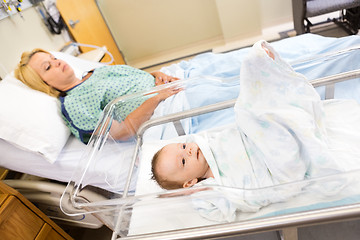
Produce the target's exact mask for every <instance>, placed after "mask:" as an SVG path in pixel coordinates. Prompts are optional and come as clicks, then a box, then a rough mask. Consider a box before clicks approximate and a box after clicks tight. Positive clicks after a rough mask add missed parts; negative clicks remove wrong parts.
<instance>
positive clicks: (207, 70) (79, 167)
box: [0, 34, 360, 235]
mask: <svg viewBox="0 0 360 240" xmlns="http://www.w3.org/2000/svg"><path fill="white" fill-rule="evenodd" d="M309 43H311V44H310V45H309ZM359 44H360V40H359V38H358V37H347V38H342V39H335V38H324V37H320V36H316V35H312V34H309V35H303V36H298V37H294V38H289V39H284V40H282V41H279V42H275V43H274V47H275V48H276V49H280V53H281V55H282V56H283V57H284V58H286V59H287V60H289V61H291V62H292V63H293V65H294V67H295V69H296V70H297V71H299V72H301V73H303V74H305V75H306V76H307V77H308V78H309V79H310V80H314V79H317V78H320V77H325V76H329V75H334V74H339V73H343V72H347V71H351V70H355V69H357V68H358V66H357V63H358V62H359V61H358V60H357V58H356V57H357V56H358V55H357V51H356V50H354V49H356V48H357V47H358V46H359ZM246 52H247V49H241V50H237V51H233V52H229V53H226V54H212V53H205V54H201V55H199V56H197V57H196V58H194V59H192V60H191V61H184V62H181V63H179V64H174V65H171V66H169V67H167V68H164V69H162V71H164V72H165V73H167V74H171V75H175V76H178V77H180V78H183V79H185V78H190V79H193V80H194V79H195V78H197V79H199V80H201V79H203V81H205V82H208V83H216V84H214V85H212V84H209V85H207V86H206V87H207V89H208V92H201V91H197V88H196V84H197V83H198V82H196V81H194V82H193V83H192V82H190V84H193V85H194V88H191V87H188V90H189V91H190V90H191V89H192V90H193V91H194V94H195V93H197V94H201V93H202V94H203V96H202V97H206V96H209V95H210V96H212V97H216V96H218V95H219V94H218V90H219V89H218V88H217V86H221V85H224V84H225V87H224V88H222V89H220V90H222V93H229V94H232V95H233V94H237V92H236V91H237V89H236V84H235V87H234V88H233V85H232V84H233V83H234V82H236V83H237V79H236V77H237V75H238V74H239V66H240V64H241V59H242V57H243V56H244V55H245V54H246ZM60 55H61V54H59V56H58V57H60ZM66 58H69V59H64V60H68V62H69V63H71V61H75V59H73V58H72V57H68V56H66ZM305 59H307V61H303V60H305ZM309 59H310V60H311V59H312V60H311V61H310V60H309ZM322 60H323V61H322ZM296 62H297V63H296ZM320 63H321V64H320ZM99 65H100V64H99V63H89V62H83V61H81V64H79V62H73V65H71V66H74V68H75V71H76V72H77V74H80V75H81V74H82V71H86V70H90V69H92V68H94V67H96V66H99ZM352 74H355V76H356V73H352ZM352 74H350V73H349V74H346V76H347V77H348V78H350V76H353V75H352ZM202 76H207V77H202ZM208 76H211V77H208ZM4 84H6V85H7V87H6V88H3V87H4ZM176 84H186V81H183V82H179V83H176ZM350 84H352V85H351V86H349V85H347V84H345V85H343V84H342V83H337V84H336V85H337V86H340V88H339V90H336V91H335V92H332V91H331V87H330V88H329V87H328V88H326V89H327V90H325V88H324V87H319V89H318V90H319V92H320V93H321V95H322V97H323V98H325V95H326V96H329V95H334V96H335V98H337V97H347V98H353V97H354V95H355V93H357V92H359V86H358V79H355V80H353V81H350ZM9 89H10V90H9ZM229 89H231V90H233V91H234V92H228V91H227V90H229ZM336 89H338V88H336ZM0 91H2V92H1V94H0V97H2V99H1V103H2V105H1V109H2V114H1V115H0V117H1V118H0V119H1V121H2V122H1V125H0V129H1V130H0V133H1V136H0V138H1V144H0V149H1V152H2V155H1V157H0V161H1V162H0V165H1V166H3V167H5V168H8V169H11V170H15V171H19V172H25V173H28V174H32V175H36V176H40V177H44V178H49V179H54V180H57V181H60V182H71V183H70V184H69V187H68V189H67V191H70V193H71V201H72V202H68V196H67V195H66V194H65V196H64V197H63V201H62V208H63V210H64V211H65V212H67V213H69V214H70V215H72V217H73V218H74V219H75V221H77V222H78V223H81V221H82V218H80V217H79V216H81V217H83V216H85V219H86V217H87V216H91V215H89V213H93V216H96V217H98V218H99V219H100V221H99V222H98V223H99V224H103V223H104V224H106V225H107V226H109V227H110V228H111V229H113V230H115V235H117V234H118V233H119V232H120V229H121V234H124V235H127V234H128V232H130V234H133V235H134V234H140V233H137V232H136V231H141V232H142V233H145V232H146V231H148V230H147V229H146V228H145V227H144V225H143V224H142V223H141V222H138V221H139V220H136V219H144V220H146V218H142V216H140V217H139V215H137V216H136V214H137V213H136V211H134V212H133V213H132V216H131V215H126V214H125V217H123V218H122V221H123V220H124V219H125V220H126V219H128V221H123V223H124V226H123V227H122V226H121V224H120V222H119V221H117V218H118V216H121V214H119V213H120V212H121V211H124V213H130V211H129V209H127V208H126V204H124V203H129V204H131V203H132V202H135V201H136V202H140V204H138V205H140V206H138V209H140V207H146V204H148V203H150V202H146V201H144V206H141V204H142V201H139V199H138V198H137V197H136V196H135V195H134V194H135V189H136V194H140V196H143V197H145V198H149V199H150V200H152V199H153V200H154V202H155V203H156V202H157V200H159V199H157V198H154V197H153V196H152V194H148V195H142V194H141V188H140V187H141V186H142V185H143V187H144V188H147V185H146V184H142V183H141V181H139V179H141V178H139V179H138V183H136V182H134V181H130V182H129V183H128V184H127V183H126V180H127V178H129V179H134V178H135V177H136V175H135V176H134V177H128V173H130V172H132V170H131V169H130V168H133V167H134V169H135V170H136V171H138V172H139V177H140V176H141V174H140V171H139V169H138V167H139V166H137V165H133V164H130V163H131V161H132V160H133V159H132V155H133V153H134V151H135V149H136V144H139V146H140V144H141V141H139V140H136V139H134V140H133V141H129V142H127V143H118V142H115V141H113V140H111V139H108V133H107V126H106V124H100V125H99V126H100V127H101V126H103V128H102V131H103V134H102V135H97V136H94V139H93V140H92V141H91V142H90V144H89V145H88V146H87V147H86V146H85V145H83V144H82V143H80V142H79V141H77V140H76V139H75V138H74V137H72V136H70V133H69V132H68V130H67V129H66V128H65V127H64V126H63V125H62V124H61V123H62V122H61V117H60V116H59V112H57V111H54V109H58V108H57V106H58V105H57V104H58V103H57V101H55V100H54V99H51V98H47V96H44V95H42V94H41V93H35V92H31V91H30V90H29V89H26V88H25V89H24V86H19V81H17V80H16V79H13V78H12V77H11V75H10V76H8V78H7V79H4V80H3V81H2V82H0ZM9 92H11V94H9ZM16 93H17V94H19V95H16ZM28 96H32V97H31V98H30V97H28ZM198 96H200V95H198ZM224 96H225V95H224ZM136 97H138V96H130V97H128V98H126V99H125V98H124V99H123V100H124V101H125V100H126V101H130V100H131V99H132V98H136ZM227 97H231V95H230V96H227ZM358 97H359V96H358ZM24 98H25V99H24ZM178 98H179V99H180V98H184V94H179V96H178ZM9 99H11V101H9ZM199 99H201V98H199ZM205 99H206V98H205ZM229 99H230V100H231V98H229ZM223 100H226V99H217V100H215V102H214V103H216V101H223ZM357 100H358V101H359V99H357ZM16 104H17V105H16ZM25 104H26V105H25ZM117 104H119V105H121V101H120V102H118V103H117ZM167 104H168V105H170V106H171V108H166V107H165V105H163V107H160V108H159V109H157V111H156V114H159V115H160V116H161V115H163V114H164V113H166V111H167V112H168V113H167V114H173V113H174V114H176V112H178V111H185V110H186V109H185V107H187V106H185V105H182V104H178V105H177V104H171V102H168V103H167ZM190 104H192V105H193V106H192V107H201V106H202V105H203V104H208V103H206V102H201V101H198V100H197V101H193V102H190ZM231 104H232V103H231V102H224V103H222V105H225V106H227V107H229V106H231ZM39 106H41V111H39ZM203 106H204V105H203ZM214 107H215V108H216V109H219V108H220V109H222V108H223V107H224V106H221V105H219V106H214ZM14 109H16V110H17V109H21V111H14ZM24 109H26V111H25V110H24ZM45 109H47V110H46V111H45ZM51 109H53V110H51ZM201 111H208V109H207V107H206V106H205V107H204V109H196V110H194V111H193V112H192V111H191V110H189V112H185V113H186V114H187V115H188V116H192V115H193V114H199V113H201ZM44 113H46V114H44ZM224 114H225V115H226V114H228V111H227V110H224ZM109 116H110V117H112V115H111V114H109ZM207 116H211V117H213V118H210V117H209V119H208V120H209V121H206V120H207V117H201V116H197V117H194V118H193V119H192V120H191V121H190V120H189V119H184V120H182V119H181V118H182V117H181V116H179V117H178V118H179V119H178V120H179V121H175V122H176V126H177V127H176V128H175V127H172V124H170V125H167V127H166V128H167V130H164V131H158V130H156V127H155V128H153V131H152V132H151V131H146V132H145V138H144V140H146V139H148V140H149V141H148V142H147V141H144V143H145V142H146V143H147V144H149V145H148V147H146V146H145V145H143V147H142V151H145V150H146V149H152V148H153V147H152V146H151V144H152V142H153V144H156V145H158V143H157V140H156V141H154V139H170V138H172V137H174V136H175V134H176V136H177V135H178V134H177V132H182V131H183V132H185V133H188V132H187V131H189V130H190V128H191V130H192V131H194V132H196V131H201V130H203V129H206V128H208V127H209V126H213V125H214V122H215V123H219V124H220V123H221V124H222V123H223V122H220V121H219V117H218V118H216V117H217V114H211V113H210V115H207ZM219 116H220V115H219ZM50 117H52V118H50ZM104 117H106V116H104ZM154 121H156V120H155V119H154V120H151V121H150V122H149V123H154ZM162 121H164V122H167V121H168V119H162ZM179 122H180V123H181V124H179ZM45 123H46V124H45ZM48 124H49V125H48ZM180 125H181V126H182V127H183V130H176V129H181V128H180V127H179V126H180ZM5 126H6V127H5ZM161 128H162V127H161ZM9 129H11V131H9ZM150 130H151V129H150ZM14 132H18V133H20V132H21V133H23V134H21V135H15V134H13V133H14ZM146 135H147V136H146ZM159 135H160V136H159ZM39 136H43V137H44V139H38V138H39ZM119 157H120V158H122V159H123V160H121V161H119ZM99 159H100V160H99ZM51 162H52V163H51ZM135 162H137V159H135ZM114 166H116V167H114ZM74 171H75V173H74ZM73 174H74V175H73ZM353 175H355V176H356V174H353ZM146 177H147V176H144V177H143V178H146ZM349 177H351V176H349ZM74 183H75V185H74V188H72V184H74ZM49 184H50V186H51V183H49ZM150 184H151V183H150ZM20 185H22V184H21V183H20ZM44 185H47V184H46V183H44ZM60 185H61V184H60ZM136 185H138V186H136ZM21 187H22V186H18V188H21ZM23 187H24V188H25V185H24V186H23ZM62 187H64V186H62ZM41 191H43V190H41ZM49 191H53V190H52V188H51V187H49V188H48V189H47V190H44V192H46V193H48V192H49ZM72 191H73V192H72ZM60 192H61V193H62V192H63V191H62V190H60ZM128 194H129V195H128ZM52 195H53V196H59V194H58V193H53V194H52ZM82 195H84V196H82ZM126 195H128V196H127V197H126V198H121V196H126ZM89 196H90V197H89ZM181 198H187V196H183V197H181ZM181 198H180V199H181ZM87 199H88V200H89V201H90V202H88V200H87ZM94 199H95V200H94ZM161 200H163V201H160V202H159V203H158V204H162V205H164V206H166V204H164V203H168V202H170V203H172V204H174V205H170V206H179V205H177V204H179V203H178V201H179V198H173V199H171V198H161ZM34 201H36V200H35V199H34ZM57 201H58V200H57ZM185 201H186V200H185ZM79 202H80V203H81V204H80V205H79ZM113 202H114V204H113ZM73 204H75V206H76V207H80V209H76V210H75V209H73ZM180 205H182V204H181V201H180ZM189 206H190V205H186V204H185V207H187V208H184V209H183V210H184V211H183V214H184V215H185V216H186V213H189V212H190V213H191V215H189V216H191V217H194V218H193V221H194V222H196V221H199V224H200V225H207V224H213V223H212V222H208V221H205V220H204V219H202V218H200V216H199V215H198V213H196V214H194V212H193V209H191V208H190V209H189ZM82 207H84V208H82ZM122 207H124V209H121V208H122ZM135 207H136V206H134V210H135ZM85 209H86V210H85ZM154 209H156V208H154ZM147 211H148V209H147ZM140 212H141V211H140ZM269 214H270V213H269ZM314 214H315V215H316V214H318V213H314ZM303 217H304V216H303ZM134 219H135V220H134ZM178 219H179V221H180V222H184V221H183V220H181V218H178ZM179 221H176V222H179ZM204 221H205V224H204ZM303 221H305V220H303ZM169 222H170V221H169ZM286 222H287V220H283V223H282V224H280V225H278V226H279V228H281V227H283V226H287V225H286V224H285V223H286ZM129 223H131V225H129ZM192 223H193V222H188V223H187V224H188V225H187V226H183V224H180V225H181V226H176V228H179V229H180V228H186V227H193V226H195V225H192ZM247 224H254V223H253V222H248V223H247ZM269 224H270V223H269ZM231 225H232V224H230V225H227V226H228V227H230V226H231ZM234 225H236V224H234ZM244 225H246V224H244ZM133 226H134V227H133ZM157 226H161V224H159V225H157ZM248 226H249V225H248ZM267 227H269V225H267ZM149 228H152V229H153V230H154V231H155V230H156V228H154V226H149ZM209 228H211V229H213V231H215V230H216V228H212V226H211V227H209ZM265 228H266V225H263V230H264V229H265ZM124 229H125V230H124ZM257 229H259V226H258V227H257ZM269 229H270V228H269ZM207 230H208V229H207ZM159 231H164V230H163V229H160V230H159ZM187 231H188V230H186V229H185V230H183V231H182V232H181V233H184V232H187ZM199 231H203V230H201V229H199ZM244 231H248V232H249V231H250V230H249V229H245V230H244ZM209 233H210V232H209ZM174 234H175V233H174Z"/></svg>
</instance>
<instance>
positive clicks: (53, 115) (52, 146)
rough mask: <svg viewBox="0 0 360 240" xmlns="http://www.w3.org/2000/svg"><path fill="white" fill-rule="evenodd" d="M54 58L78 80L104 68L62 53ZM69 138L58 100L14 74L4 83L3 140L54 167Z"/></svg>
mask: <svg viewBox="0 0 360 240" xmlns="http://www.w3.org/2000/svg"><path fill="white" fill-rule="evenodd" d="M52 54H54V55H55V57H57V58H59V59H63V60H64V61H66V62H67V63H68V64H69V65H70V66H71V67H72V68H73V69H74V71H75V75H76V76H77V77H81V75H82V73H83V72H84V71H87V70H91V69H93V68H96V67H99V66H102V64H101V63H98V62H91V61H87V60H84V59H80V58H76V57H74V56H71V55H68V54H65V53H61V52H52ZM69 136H70V131H69V129H68V128H67V127H66V125H65V123H64V122H63V119H62V117H61V110H60V102H59V101H58V99H56V98H54V97H50V96H48V95H46V94H45V93H42V92H39V91H36V90H33V89H31V88H29V87H28V86H26V85H25V84H23V83H22V82H20V81H19V80H17V79H16V78H15V77H14V75H13V73H11V74H8V75H6V77H5V78H4V79H3V80H2V81H0V138H2V139H4V140H6V141H8V142H10V143H12V144H14V145H15V146H17V147H19V148H21V149H23V150H28V151H32V152H35V153H38V154H40V155H42V156H43V157H44V158H45V159H46V160H47V161H49V162H51V163H53V162H55V160H56V159H57V157H58V155H59V153H60V152H61V150H62V148H63V147H64V145H65V143H66V141H67V139H68V137H69ZM24 161H26V159H24Z"/></svg>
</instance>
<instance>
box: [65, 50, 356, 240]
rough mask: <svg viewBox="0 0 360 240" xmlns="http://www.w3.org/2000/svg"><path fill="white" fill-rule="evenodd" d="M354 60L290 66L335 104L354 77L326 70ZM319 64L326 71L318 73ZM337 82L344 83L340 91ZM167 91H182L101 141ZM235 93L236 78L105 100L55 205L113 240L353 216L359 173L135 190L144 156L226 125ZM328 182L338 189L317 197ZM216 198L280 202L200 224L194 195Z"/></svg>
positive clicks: (199, 80)
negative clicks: (127, 115)
mask: <svg viewBox="0 0 360 240" xmlns="http://www.w3.org/2000/svg"><path fill="white" fill-rule="evenodd" d="M354 59H356V60H355V61H358V62H360V61H359V60H360V54H359V51H358V50H357V48H354V49H347V50H344V51H340V52H336V53H331V54H324V55H321V56H316V57H314V58H312V59H304V60H300V61H297V62H294V63H292V66H293V67H294V69H295V70H296V71H299V72H301V73H304V74H305V75H307V73H309V72H310V73H312V71H315V70H314V69H318V74H317V77H316V79H311V78H310V81H311V82H312V84H313V85H314V86H315V87H317V88H318V92H319V93H320V95H321V96H322V98H323V99H325V98H332V97H334V95H335V97H336V94H337V93H336V89H338V88H339V89H341V90H340V94H341V92H342V91H343V89H344V88H345V89H346V88H353V86H356V85H357V84H360V80H359V76H360V75H359V74H360V70H358V69H347V70H345V71H344V68H343V67H340V68H334V66H335V65H338V62H339V61H345V62H346V61H354ZM324 65H326V66H327V67H320V66H324ZM343 81H347V82H350V83H349V85H346V83H344V82H343ZM325 86H326V87H325ZM167 87H180V88H183V89H184V90H183V91H182V92H181V94H178V95H179V96H176V97H174V98H169V99H168V100H167V101H164V103H162V105H161V106H159V107H158V108H157V109H156V111H155V113H154V116H153V118H152V119H151V120H149V121H147V122H146V123H145V124H143V125H142V126H141V127H140V128H139V130H138V131H137V134H136V135H135V136H134V137H133V138H132V139H130V140H128V141H115V140H114V139H113V138H112V137H111V136H110V135H109V129H110V127H111V124H112V122H113V121H114V120H116V121H119V122H121V121H123V120H124V119H122V118H121V116H122V114H121V107H122V106H123V105H124V104H132V103H134V102H138V101H139V100H140V101H144V100H145V99H147V98H149V97H151V96H153V95H154V94H156V92H157V91H159V90H161V89H163V88H167ZM334 89H335V91H334ZM238 92H239V84H238V76H234V77H231V78H225V79H224V78H218V77H210V76H199V77H194V78H191V79H186V80H179V81H177V82H174V83H171V84H167V85H162V86H158V87H155V88H153V89H150V90H148V91H144V92H140V93H137V94H133V95H129V96H124V97H120V98H118V99H115V100H114V101H112V102H111V103H110V104H108V105H107V106H106V108H105V109H104V112H103V116H102V119H100V121H99V123H98V127H97V129H96V131H95V133H94V134H93V135H92V137H91V139H90V141H89V143H88V146H87V149H86V151H85V152H84V154H83V157H82V158H81V160H80V162H79V165H78V167H77V168H76V169H74V174H73V177H72V179H71V181H70V182H69V183H68V186H67V188H66V190H65V192H64V194H63V195H62V198H61V202H60V205H61V208H62V210H63V212H64V213H66V214H68V215H73V216H78V215H82V214H93V215H95V216H96V217H98V218H99V219H100V220H101V221H102V222H103V223H104V224H105V225H107V226H108V227H109V228H110V229H112V230H113V231H114V235H113V238H117V237H119V236H121V237H124V238H128V239H139V237H140V236H141V238H142V239H146V238H149V239H151V238H152V239H160V238H164V239H169V238H184V237H185V238H186V237H190V236H191V237H195V236H196V237H198V238H202V237H205V236H220V235H223V234H227V235H231V234H235V233H236V234H239V233H249V232H254V231H264V230H271V229H279V228H282V227H288V226H293V225H296V224H304V223H311V222H312V221H321V220H330V219H343V218H352V217H354V216H360V190H359V189H360V188H359V186H358V184H359V183H360V170H354V171H350V172H346V173H339V174H334V175H329V176H324V177H321V178H315V179H308V180H304V181H298V182H292V183H287V184H282V185H276V186H270V187H267V188H261V189H238V188H228V187H223V186H206V187H194V188H191V189H179V190H171V191H164V190H158V189H157V190H155V191H151V184H149V185H147V184H145V185H144V184H143V185H144V186H142V183H143V182H142V181H145V180H144V179H147V180H148V181H151V180H150V176H149V175H146V176H142V175H141V174H142V171H141V169H142V165H143V163H142V161H143V160H142V159H143V155H144V154H145V153H144V152H145V151H146V149H152V148H155V147H156V146H159V144H158V143H159V142H160V141H163V140H169V139H173V138H175V137H177V136H178V135H187V134H192V133H197V132H201V131H204V130H207V129H209V128H215V127H223V126H226V125H227V124H229V123H230V122H231V121H233V110H232V107H233V105H234V103H235V99H236V97H237V94H238ZM346 97H349V98H351V97H352V96H346ZM355 97H356V96H355ZM203 98H204V99H203ZM179 102H181V104H179ZM144 146H146V148H145V147H144ZM147 164H148V163H147ZM94 174H96V176H97V177H96V178H94ZM93 179H97V180H96V181H93ZM98 179H103V180H102V181H99V180H98ZM139 179H140V180H141V181H140V180H139ZM329 183H333V185H334V186H338V187H336V188H334V189H332V192H331V191H328V192H326V191H325V193H324V192H323V190H324V189H325V188H326V186H328V185H329ZM149 186H150V187H149ZM147 188H149V189H147ZM139 189H141V191H140V190H139ZM291 189H297V190H296V191H291ZM147 190H148V191H147ZM300 190H301V191H300ZM224 192H228V193H229V195H231V194H234V195H235V196H237V197H239V196H240V197H242V198H243V200H244V201H249V202H251V201H268V199H269V198H270V199H271V198H279V195H281V196H282V197H283V198H284V200H283V201H281V200H279V201H277V203H274V204H271V206H270V207H267V206H266V207H264V208H262V209H261V211H260V210H259V211H258V212H249V213H244V212H242V213H241V214H237V215H236V217H235V218H233V219H231V220H229V219H222V220H221V221H219V222H216V221H215V222H214V221H210V220H208V219H206V218H204V217H202V216H201V213H199V211H197V210H196V209H194V201H196V199H198V196H201V198H202V199H207V200H209V202H211V199H218V198H219V196H221V197H224V196H225V195H223V193H224ZM230 197H231V196H230ZM225 199H226V198H225ZM285 199H286V201H285Z"/></svg>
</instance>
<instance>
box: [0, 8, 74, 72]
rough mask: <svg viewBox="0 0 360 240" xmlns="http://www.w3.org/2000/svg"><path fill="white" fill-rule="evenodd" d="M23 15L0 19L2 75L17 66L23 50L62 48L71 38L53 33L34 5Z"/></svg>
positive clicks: (0, 63)
mask: <svg viewBox="0 0 360 240" xmlns="http://www.w3.org/2000/svg"><path fill="white" fill-rule="evenodd" d="M23 16H24V19H22V18H21V17H20V15H19V14H15V15H13V16H12V17H8V18H5V19H2V20H1V21H0V36H1V44H0V77H4V72H5V71H6V72H11V71H12V70H13V69H14V68H15V67H16V65H17V63H18V62H19V60H20V56H21V53H22V52H24V51H30V50H32V49H34V48H43V49H45V50H60V48H61V47H63V46H64V44H65V43H66V42H67V41H68V40H69V39H68V37H67V35H53V34H51V33H50V32H49V31H48V30H47V28H46V26H45V25H44V23H43V22H42V18H41V16H40V14H39V13H38V12H37V11H36V9H35V8H34V7H31V8H28V9H25V10H24V11H23ZM3 68H5V71H4V69H3Z"/></svg>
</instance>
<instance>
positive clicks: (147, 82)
mask: <svg viewBox="0 0 360 240" xmlns="http://www.w3.org/2000/svg"><path fill="white" fill-rule="evenodd" d="M15 76H16V78H18V79H19V80H20V81H22V82H23V83H25V84H26V85H28V86H29V87H31V88H33V89H35V90H38V91H41V92H44V93H46V94H48V95H50V96H54V97H59V98H60V100H61V108H62V114H63V118H64V120H65V122H66V124H67V126H68V127H69V128H70V130H71V132H72V133H73V134H74V135H75V136H76V137H77V138H79V139H80V140H81V141H82V142H84V143H86V142H88V140H89V138H90V136H91V134H92V132H93V131H94V129H95V127H96V125H97V122H98V120H99V118H100V116H101V112H102V110H103V109H104V107H105V106H106V104H107V103H108V102H110V101H111V100H113V99H115V98H117V97H120V96H123V95H126V94H131V93H135V92H139V91H143V90H145V89H149V88H151V87H154V86H157V85H161V84H165V83H168V82H172V81H175V80H178V78H173V77H171V76H168V75H166V74H164V73H161V72H154V73H151V74H149V73H146V72H144V71H141V70H139V69H135V68H132V67H130V66H127V65H112V66H104V67H100V68H97V69H95V70H92V71H90V72H88V73H87V74H86V75H85V76H84V77H82V78H81V79H79V78H77V77H76V76H75V74H74V71H73V69H72V68H71V67H70V66H69V65H68V64H67V63H66V62H64V61H62V60H60V59H56V58H55V57H54V56H53V55H51V54H50V53H49V52H47V51H44V50H42V49H34V50H33V51H31V52H25V53H23V54H22V56H21V61H20V63H19V64H18V67H17V69H16V70H15ZM180 90H181V89H177V88H167V89H163V90H160V91H158V92H157V93H158V94H157V95H155V96H153V97H150V98H148V99H147V100H138V101H136V102H135V103H131V104H128V105H125V106H123V108H124V109H123V111H122V112H124V115H123V116H121V118H122V119H123V121H120V122H118V121H114V122H113V124H112V126H111V129H110V134H111V136H112V137H113V138H114V139H117V140H127V139H128V138H129V137H131V136H133V135H134V134H135V133H136V131H137V129H138V128H139V126H140V125H141V124H142V123H144V122H145V121H147V120H148V119H149V118H150V117H151V115H152V114H153V111H154V110H155V108H156V107H157V106H158V104H159V103H160V102H161V101H163V100H165V99H166V98H168V97H170V96H172V95H174V94H176V93H178V92H179V91H180Z"/></svg>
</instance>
